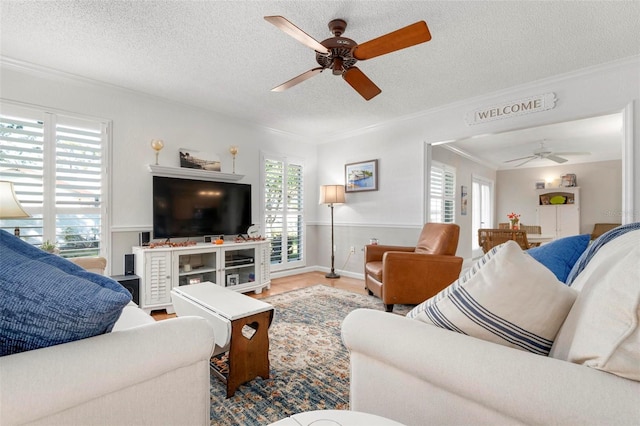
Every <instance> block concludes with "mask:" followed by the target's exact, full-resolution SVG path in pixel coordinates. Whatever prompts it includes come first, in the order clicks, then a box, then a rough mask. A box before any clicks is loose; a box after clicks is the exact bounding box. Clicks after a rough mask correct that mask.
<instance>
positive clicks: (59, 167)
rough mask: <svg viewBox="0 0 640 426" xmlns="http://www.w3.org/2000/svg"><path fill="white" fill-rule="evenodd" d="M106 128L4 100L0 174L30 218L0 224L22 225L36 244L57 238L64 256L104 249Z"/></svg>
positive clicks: (27, 237)
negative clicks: (8, 104) (12, 187)
mask: <svg viewBox="0 0 640 426" xmlns="http://www.w3.org/2000/svg"><path fill="white" fill-rule="evenodd" d="M6 111H11V113H7V112H6ZM106 131H107V123H105V122H99V121H95V120H86V119H82V118H77V117H71V116H66V115H58V114H52V113H45V112H42V111H35V110H31V109H27V108H21V107H17V106H10V107H5V106H4V105H3V113H2V115H0V170H1V173H0V174H1V176H0V178H1V179H2V180H8V181H11V182H13V184H14V189H15V192H16V197H17V198H18V200H19V201H20V203H21V204H22V206H23V207H24V209H25V210H26V211H27V212H28V213H29V214H31V217H29V218H24V219H5V220H0V227H2V228H4V229H5V230H7V231H9V232H12V230H13V228H14V227H16V226H18V227H19V228H20V235H21V238H22V239H23V240H25V241H27V242H29V243H30V244H33V245H38V246H40V245H42V244H43V242H44V241H47V240H48V241H50V242H55V244H56V245H57V247H58V248H59V250H60V252H61V253H60V254H61V255H62V256H65V257H76V256H87V255H99V254H102V253H101V241H102V240H103V238H102V237H103V235H104V234H105V230H104V228H105V221H104V217H103V216H104V215H105V209H104V205H103V197H104V184H103V182H104V176H105V164H104V152H106V146H105V144H106Z"/></svg>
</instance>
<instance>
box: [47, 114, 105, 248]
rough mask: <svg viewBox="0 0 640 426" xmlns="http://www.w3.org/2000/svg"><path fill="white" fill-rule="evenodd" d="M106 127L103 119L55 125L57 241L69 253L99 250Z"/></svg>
mask: <svg viewBox="0 0 640 426" xmlns="http://www.w3.org/2000/svg"><path fill="white" fill-rule="evenodd" d="M67 121H68V119H67ZM103 130H105V129H103V128H102V126H101V125H100V123H74V122H68V123H58V124H57V125H56V157H55V167H56V188H55V212H56V224H55V226H56V241H59V242H60V243H61V249H62V250H63V251H64V252H65V253H64V254H66V255H69V256H70V257H74V256H88V255H97V254H98V253H99V246H100V241H101V236H102V235H101V234H102V232H101V228H102V199H103V184H102V180H103V170H102V164H103V155H102V151H103V150H102V145H103Z"/></svg>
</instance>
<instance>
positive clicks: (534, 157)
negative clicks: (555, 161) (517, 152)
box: [512, 155, 538, 167]
mask: <svg viewBox="0 0 640 426" xmlns="http://www.w3.org/2000/svg"><path fill="white" fill-rule="evenodd" d="M537 157H538V156H537V155H534V156H532V157H529V159H528V160H525V161H523V162H522V163H520V164H516V165H515V167H520V166H524V165H525V164H527V163H528V162H529V161H533V160H535V159H536V158H537ZM525 158H526V157H525ZM520 160H522V158H520ZM512 161H513V160H512Z"/></svg>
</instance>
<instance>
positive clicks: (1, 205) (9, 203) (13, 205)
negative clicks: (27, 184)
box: [0, 180, 31, 219]
mask: <svg viewBox="0 0 640 426" xmlns="http://www.w3.org/2000/svg"><path fill="white" fill-rule="evenodd" d="M30 216H31V215H29V213H27V212H25V211H24V210H23V209H22V206H21V205H20V202H19V201H18V199H17V198H16V193H15V192H14V191H13V182H8V181H5V180H2V181H0V219H19V218H22V217H30Z"/></svg>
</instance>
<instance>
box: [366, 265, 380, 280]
mask: <svg viewBox="0 0 640 426" xmlns="http://www.w3.org/2000/svg"><path fill="white" fill-rule="evenodd" d="M364 270H365V272H366V273H367V274H369V275H371V276H372V277H373V278H375V279H376V280H378V281H380V282H382V262H378V261H372V262H367V263H366V264H365V265H364Z"/></svg>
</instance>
